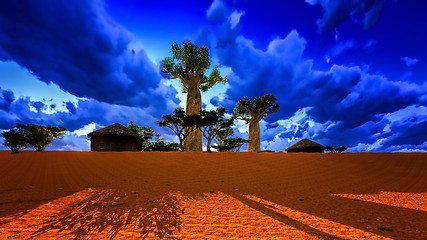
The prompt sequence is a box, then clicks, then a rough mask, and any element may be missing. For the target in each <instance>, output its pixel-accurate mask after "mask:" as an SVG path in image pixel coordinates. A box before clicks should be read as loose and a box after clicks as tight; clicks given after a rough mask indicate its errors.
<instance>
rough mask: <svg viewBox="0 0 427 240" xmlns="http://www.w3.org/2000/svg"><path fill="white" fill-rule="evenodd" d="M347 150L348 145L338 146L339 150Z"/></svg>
mask: <svg viewBox="0 0 427 240" xmlns="http://www.w3.org/2000/svg"><path fill="white" fill-rule="evenodd" d="M346 150H347V146H345V145H344V146H340V147H337V151H338V152H344V151H346Z"/></svg>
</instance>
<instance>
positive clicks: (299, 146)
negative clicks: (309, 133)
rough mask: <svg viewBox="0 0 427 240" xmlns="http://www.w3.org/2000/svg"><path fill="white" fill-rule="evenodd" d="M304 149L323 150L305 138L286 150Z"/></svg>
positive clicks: (320, 146)
mask: <svg viewBox="0 0 427 240" xmlns="http://www.w3.org/2000/svg"><path fill="white" fill-rule="evenodd" d="M304 148H325V147H324V146H322V145H320V144H318V143H316V142H313V141H311V140H309V139H307V138H304V139H301V140H300V141H298V142H296V143H294V144H293V145H292V146H290V147H288V148H286V151H288V150H296V149H304Z"/></svg>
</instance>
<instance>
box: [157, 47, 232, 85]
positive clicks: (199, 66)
mask: <svg viewBox="0 0 427 240" xmlns="http://www.w3.org/2000/svg"><path fill="white" fill-rule="evenodd" d="M170 52H171V54H172V57H166V58H165V59H163V60H162V70H161V71H162V72H163V73H167V74H170V77H169V78H170V79H176V78H179V79H180V82H181V85H182V87H183V92H184V93H187V92H188V87H189V85H190V84H191V81H192V79H193V80H194V81H195V82H194V83H195V84H197V86H198V87H199V89H200V90H201V91H203V92H206V91H207V90H208V89H209V88H211V87H213V86H214V85H215V84H217V83H225V82H226V81H227V79H226V78H224V79H223V78H222V77H221V75H220V73H219V70H218V67H215V68H214V69H213V71H212V73H211V74H210V75H209V77H207V76H205V73H206V70H207V69H209V68H210V65H211V64H210V57H209V49H208V47H207V46H202V47H198V46H197V45H195V44H193V43H192V42H191V41H190V40H189V41H184V42H183V43H182V47H181V46H180V45H179V44H177V43H176V42H174V43H172V50H171V51H170Z"/></svg>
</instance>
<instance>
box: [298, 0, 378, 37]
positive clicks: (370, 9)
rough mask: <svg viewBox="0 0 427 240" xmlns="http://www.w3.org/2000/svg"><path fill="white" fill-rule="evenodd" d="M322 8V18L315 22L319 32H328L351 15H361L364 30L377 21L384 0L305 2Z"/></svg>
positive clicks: (314, 0) (317, 0) (323, 0)
mask: <svg viewBox="0 0 427 240" xmlns="http://www.w3.org/2000/svg"><path fill="white" fill-rule="evenodd" d="M306 2H307V3H309V4H311V5H313V6H314V5H317V4H319V5H320V6H322V8H323V12H324V14H323V17H322V18H321V19H319V20H318V21H317V25H318V26H319V30H320V31H321V32H330V31H332V30H334V29H335V28H336V27H337V26H338V25H340V24H341V23H343V22H344V21H345V20H346V19H347V18H348V17H349V16H350V15H352V14H356V13H357V14H363V16H364V18H363V26H364V29H369V28H371V27H372V26H373V25H374V24H375V23H376V22H377V20H378V18H379V16H380V13H381V9H382V6H383V4H384V2H385V0H306Z"/></svg>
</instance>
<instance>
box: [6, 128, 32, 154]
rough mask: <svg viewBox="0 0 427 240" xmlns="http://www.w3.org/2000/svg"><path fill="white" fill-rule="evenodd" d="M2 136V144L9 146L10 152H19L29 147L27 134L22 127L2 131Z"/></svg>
mask: <svg viewBox="0 0 427 240" xmlns="http://www.w3.org/2000/svg"><path fill="white" fill-rule="evenodd" d="M2 137H3V138H4V140H5V141H4V146H5V147H8V148H10V150H12V153H19V152H21V151H22V150H24V149H25V148H27V147H29V144H28V141H27V136H26V134H25V132H24V131H23V130H22V129H11V130H9V131H4V132H3V134H2Z"/></svg>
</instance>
